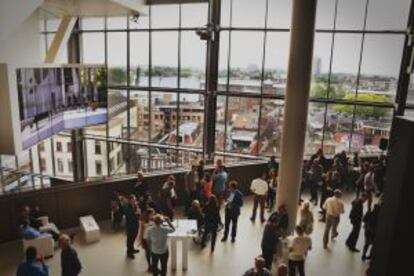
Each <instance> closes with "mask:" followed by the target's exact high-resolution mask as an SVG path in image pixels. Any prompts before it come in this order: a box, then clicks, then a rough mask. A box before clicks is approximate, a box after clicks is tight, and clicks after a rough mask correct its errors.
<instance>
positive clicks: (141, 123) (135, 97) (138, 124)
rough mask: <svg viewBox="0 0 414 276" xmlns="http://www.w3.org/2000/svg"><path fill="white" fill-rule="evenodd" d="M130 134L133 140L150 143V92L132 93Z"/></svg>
mask: <svg viewBox="0 0 414 276" xmlns="http://www.w3.org/2000/svg"><path fill="white" fill-rule="evenodd" d="M130 99H131V106H132V107H131V108H130V125H129V127H130V132H131V139H133V140H138V141H148V138H149V133H148V132H149V123H150V121H149V116H150V114H149V98H148V92H145V91H131V92H130Z"/></svg>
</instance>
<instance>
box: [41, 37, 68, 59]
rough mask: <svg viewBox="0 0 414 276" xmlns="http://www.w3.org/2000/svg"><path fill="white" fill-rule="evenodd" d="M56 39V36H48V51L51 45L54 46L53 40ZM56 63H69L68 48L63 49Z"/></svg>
mask: <svg viewBox="0 0 414 276" xmlns="http://www.w3.org/2000/svg"><path fill="white" fill-rule="evenodd" d="M54 37H55V34H47V35H46V38H47V50H49V48H50V45H52V42H53V38H54ZM54 63H68V50H67V48H66V47H63V49H62V50H61V51H60V52H59V53H58V55H57V56H56V58H55V60H54Z"/></svg>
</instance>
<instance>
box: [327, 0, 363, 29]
mask: <svg viewBox="0 0 414 276" xmlns="http://www.w3.org/2000/svg"><path fill="white" fill-rule="evenodd" d="M366 1H367V0H339V2H338V15H337V17H336V29H339V30H362V29H363V26H364V16H365V6H366ZM332 2H335V1H332Z"/></svg>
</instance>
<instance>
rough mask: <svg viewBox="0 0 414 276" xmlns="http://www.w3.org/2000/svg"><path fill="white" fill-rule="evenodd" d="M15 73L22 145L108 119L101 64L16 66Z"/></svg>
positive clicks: (103, 68)
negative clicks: (40, 66) (17, 67)
mask: <svg viewBox="0 0 414 276" xmlns="http://www.w3.org/2000/svg"><path fill="white" fill-rule="evenodd" d="M16 73H17V87H18V89H17V91H18V99H19V114H20V129H21V140H22V147H23V149H27V148H29V147H31V146H33V145H35V144H36V143H38V142H40V141H42V140H44V139H47V138H49V137H51V136H53V135H55V134H57V133H59V132H60V131H62V130H64V129H73V128H82V127H87V126H91V125H97V124H104V123H106V122H107V120H108V104H107V87H106V86H107V74H106V68H105V67H104V66H87V65H71V66H64V67H45V68H19V69H17V72H16Z"/></svg>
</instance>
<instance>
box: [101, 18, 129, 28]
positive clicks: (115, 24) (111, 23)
mask: <svg viewBox="0 0 414 276" xmlns="http://www.w3.org/2000/svg"><path fill="white" fill-rule="evenodd" d="M106 28H107V29H108V30H113V29H119V30H125V29H126V28H127V17H126V16H122V17H108V18H107V19H106Z"/></svg>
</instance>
